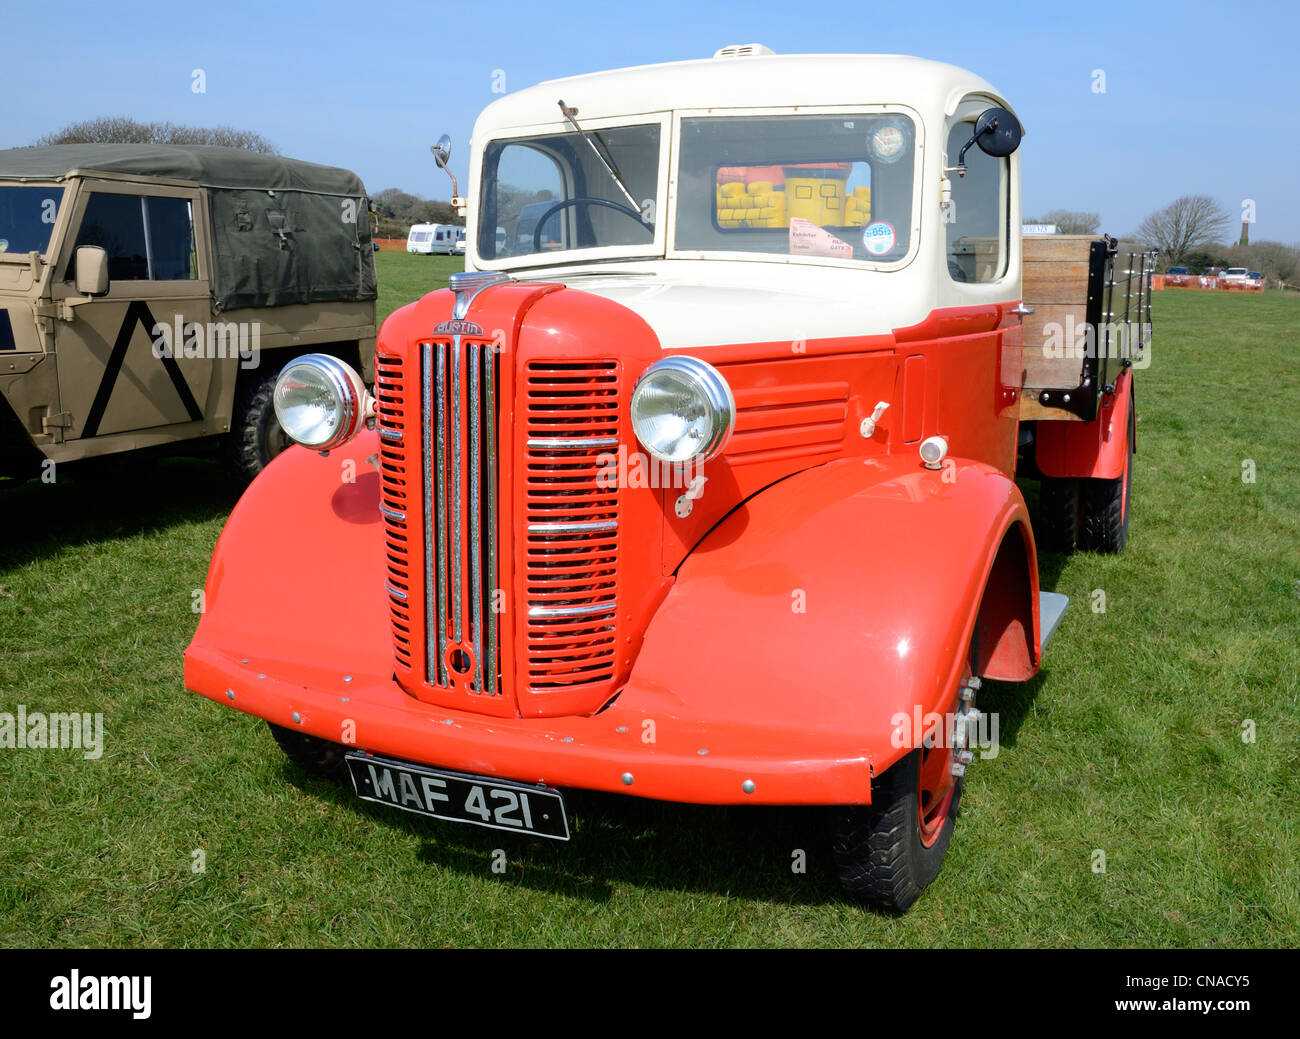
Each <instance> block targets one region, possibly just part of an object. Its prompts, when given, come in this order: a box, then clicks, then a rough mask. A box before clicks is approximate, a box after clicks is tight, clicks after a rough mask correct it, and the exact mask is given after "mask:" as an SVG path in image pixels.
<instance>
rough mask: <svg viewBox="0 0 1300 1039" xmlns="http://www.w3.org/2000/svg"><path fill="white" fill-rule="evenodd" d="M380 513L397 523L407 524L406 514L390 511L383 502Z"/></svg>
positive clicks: (380, 505) (380, 504)
mask: <svg viewBox="0 0 1300 1039" xmlns="http://www.w3.org/2000/svg"><path fill="white" fill-rule="evenodd" d="M379 511H380V512H382V513H383V514H384V515H385V516H387V517H388V518H389V519H390V520H393V521H394V522H395V523H405V522H406V513H404V512H398V511H397V510H396V509H390V508H389V507H388V506H387V505H385V504H384V503H383V502H380V503H379Z"/></svg>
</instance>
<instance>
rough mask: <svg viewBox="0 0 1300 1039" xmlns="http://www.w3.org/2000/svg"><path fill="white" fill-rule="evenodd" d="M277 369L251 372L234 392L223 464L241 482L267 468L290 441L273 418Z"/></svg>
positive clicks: (245, 481) (249, 480) (247, 481)
mask: <svg viewBox="0 0 1300 1039" xmlns="http://www.w3.org/2000/svg"><path fill="white" fill-rule="evenodd" d="M279 374H280V372H279V369H278V368H277V369H275V370H273V371H269V372H265V373H254V375H253V377H252V378H249V379H248V380H247V381H245V382H242V383H241V384H240V386H239V388H238V389H237V390H236V391H235V406H234V411H233V413H232V414H231V416H230V433H229V434H228V435H227V437H226V452H225V453H226V464H227V466H228V467H229V469H230V471H231V472H232V473H233V474H234V476H235V478H236V479H238V480H239V481H240V482H242V483H250V482H252V479H253V477H255V476H256V475H257V474H258V473H260V472H261V471H262V470H263V469H265V468H266V467H267V465H268V464H269V463H270V461H271V459H272V458H274V457H275V456H276V455H278V454H279V453H280V452H281V451H283V450H284V449H285V448H286V447H288V446H289V445H290V444H291V443H293V441H292V440H290V439H289V436H288V434H286V433H285V431H284V430H283V429H281V428H280V423H279V421H278V420H277V419H276V417H275V404H274V402H273V395H274V393H275V380H276V377H277V376H278V375H279Z"/></svg>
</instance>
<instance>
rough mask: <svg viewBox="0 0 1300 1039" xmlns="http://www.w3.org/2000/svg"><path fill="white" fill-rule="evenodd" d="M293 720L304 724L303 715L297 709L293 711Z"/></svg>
mask: <svg viewBox="0 0 1300 1039" xmlns="http://www.w3.org/2000/svg"><path fill="white" fill-rule="evenodd" d="M293 720H294V721H295V722H297V723H298V724H299V725H301V724H302V715H301V714H299V713H298V712H297V711H294V712H293Z"/></svg>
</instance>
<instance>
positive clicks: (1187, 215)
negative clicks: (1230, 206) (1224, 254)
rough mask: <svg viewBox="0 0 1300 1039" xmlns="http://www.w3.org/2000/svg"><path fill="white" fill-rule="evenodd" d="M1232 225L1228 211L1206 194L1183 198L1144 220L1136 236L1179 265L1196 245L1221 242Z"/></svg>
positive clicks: (1170, 261) (1184, 196) (1175, 200)
mask: <svg viewBox="0 0 1300 1039" xmlns="http://www.w3.org/2000/svg"><path fill="white" fill-rule="evenodd" d="M1231 223H1232V217H1231V216H1229V215H1228V211H1227V210H1225V209H1224V208H1223V207H1222V206H1221V205H1219V203H1217V202H1216V201H1214V199H1212V198H1211V197H1210V196H1209V195H1183V196H1182V197H1181V198H1177V199H1174V201H1173V202H1171V203H1169V205H1167V206H1165V208H1164V209H1160V210H1157V211H1156V212H1154V213H1152V214H1151V215H1150V216H1148V217H1147V218H1146V219H1145V220H1143V221H1142V223H1141V224H1140V225H1139V226H1138V230H1137V233H1138V237H1139V238H1141V239H1142V241H1143V242H1145V243H1146V244H1147V245H1149V246H1152V247H1153V248H1156V249H1159V250H1160V252H1161V253H1162V254H1164V256H1165V258H1166V259H1167V260H1168V262H1169V263H1182V262H1183V261H1184V260H1185V259H1186V257H1187V254H1188V253H1190V252H1191V251H1192V250H1193V249H1195V248H1197V247H1198V246H1206V245H1213V244H1215V243H1217V242H1218V241H1220V240H1221V239H1222V237H1223V235H1224V233H1225V232H1226V231H1227V230H1228V227H1229V225H1230V224H1231Z"/></svg>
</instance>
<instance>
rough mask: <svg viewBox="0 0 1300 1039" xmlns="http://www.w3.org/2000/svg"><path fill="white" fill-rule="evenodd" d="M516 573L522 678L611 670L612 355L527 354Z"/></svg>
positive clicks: (542, 685)
mask: <svg viewBox="0 0 1300 1039" xmlns="http://www.w3.org/2000/svg"><path fill="white" fill-rule="evenodd" d="M525 380H526V381H525V391H526V393H527V421H528V427H527V435H528V440H527V453H526V456H525V458H524V465H523V473H522V478H523V479H524V481H525V487H524V491H525V496H524V497H525V514H526V515H525V523H526V524H527V535H526V542H525V545H524V552H525V559H524V575H525V581H526V594H527V605H528V630H527V661H526V668H527V681H528V685H529V686H530V687H531V688H533V689H538V690H558V689H564V688H571V687H573V686H577V685H586V684H588V683H591V682H601V681H610V680H612V679H613V677H614V671H615V665H616V657H617V648H618V647H617V641H616V634H617V632H616V622H617V619H618V618H617V611H618V549H619V490H618V486H617V484H613V485H611V486H608V487H605V486H601V481H599V480H598V475H599V473H600V470H601V463H600V456H601V455H609V456H611V457H615V456H617V452H618V445H619V407H618V400H619V375H618V366H617V364H616V363H615V362H614V361H561V360H547V361H532V362H530V363H529V364H528V366H527V370H526V372H525Z"/></svg>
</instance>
